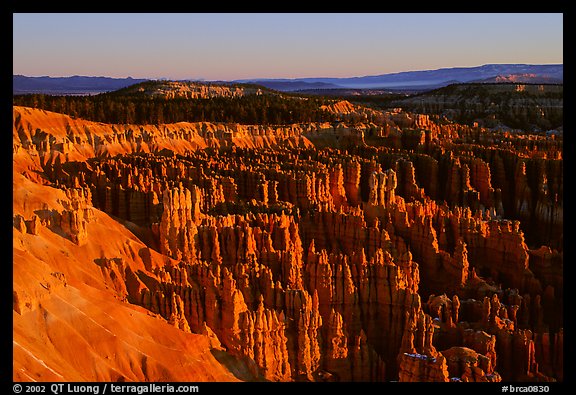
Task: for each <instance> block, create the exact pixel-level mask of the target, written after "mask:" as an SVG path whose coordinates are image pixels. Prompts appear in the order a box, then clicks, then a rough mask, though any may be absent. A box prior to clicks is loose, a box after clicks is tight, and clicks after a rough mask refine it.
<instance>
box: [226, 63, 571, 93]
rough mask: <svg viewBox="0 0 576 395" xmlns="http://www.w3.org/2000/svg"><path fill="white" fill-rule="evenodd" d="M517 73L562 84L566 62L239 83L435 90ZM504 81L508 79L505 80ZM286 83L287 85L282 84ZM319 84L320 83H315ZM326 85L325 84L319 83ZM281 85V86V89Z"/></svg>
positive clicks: (296, 87) (274, 86)
mask: <svg viewBox="0 0 576 395" xmlns="http://www.w3.org/2000/svg"><path fill="white" fill-rule="evenodd" d="M514 76H523V80H522V81H518V82H524V83H528V82H534V83H543V82H544V81H546V82H548V83H562V82H563V80H564V65H562V64H552V65H529V64H487V65H483V66H478V67H452V68H443V69H437V70H422V71H405V72H400V73H391V74H381V75H373V76H365V77H352V78H295V79H250V80H238V81H237V82H250V83H255V84H259V85H264V86H266V87H269V88H272V89H280V90H301V89H315V88H323V89H324V88H354V89H375V88H395V89H400V88H406V89H414V88H415V87H418V88H419V89H426V88H428V89H435V88H440V87H442V86H446V85H450V84H454V83H466V82H481V81H483V80H485V81H486V82H496V81H495V80H493V81H489V80H491V79H496V78H498V77H500V78H501V79H503V80H506V79H507V80H509V81H508V82H513V81H512V80H514V79H515V78H514ZM503 82H504V81H503ZM280 84H283V85H280ZM314 85H316V86H314ZM319 85H325V86H319ZM279 87H281V88H282V89H281V88H279Z"/></svg>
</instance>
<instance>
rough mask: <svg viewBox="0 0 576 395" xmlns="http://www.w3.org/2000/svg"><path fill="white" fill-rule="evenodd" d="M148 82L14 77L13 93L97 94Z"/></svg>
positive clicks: (137, 80)
mask: <svg viewBox="0 0 576 395" xmlns="http://www.w3.org/2000/svg"><path fill="white" fill-rule="evenodd" d="M144 81H148V80H147V79H135V78H131V77H127V78H111V77H87V76H78V75H75V76H72V77H48V76H44V77H27V76H24V75H13V76H12V93H13V94H15V95H16V94H26V93H47V94H56V95H69V94H95V93H102V92H109V91H115V90H118V89H122V88H125V87H127V86H130V85H134V84H138V83H140V82H144Z"/></svg>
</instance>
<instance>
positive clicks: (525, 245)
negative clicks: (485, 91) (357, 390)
mask: <svg viewBox="0 0 576 395" xmlns="http://www.w3.org/2000/svg"><path fill="white" fill-rule="evenodd" d="M184 88H185V87H182V86H180V87H178V86H167V87H166V92H165V94H166V95H171V94H174V95H175V94H179V95H180V94H182V95H189V94H195V93H194V91H193V90H190V89H189V90H186V89H184ZM174 92H176V93H174ZM227 92H228V91H227ZM206 94H208V93H206ZM218 94H223V93H222V92H219V93H218ZM226 94H228V93H226ZM229 94H230V95H235V94H241V92H236V91H230V92H229ZM325 110H326V111H333V112H336V113H341V114H342V116H343V117H344V118H343V122H342V123H340V124H338V125H333V124H328V123H327V124H297V125H296V124H295V125H283V126H260V125H237V124H211V123H178V124H167V125H145V126H143V125H109V124H101V123H95V122H89V121H84V120H80V119H71V118H69V117H67V116H65V115H62V114H55V113H49V112H46V111H41V110H37V109H31V108H24V107H14V129H13V164H14V170H13V171H14V181H13V198H14V202H13V212H14V216H13V245H14V247H13V251H14V262H13V266H14V301H13V317H14V329H13V334H14V363H13V366H14V376H13V377H14V380H23V381H32V380H37V381H56V380H63V381H75V380H77V381H84V380H87V381H98V380H102V381H115V380H133V381H143V380H154V381H162V380H170V381H201V380H205V381H235V380H270V381H442V382H448V381H490V382H494V381H547V380H563V315H562V311H563V307H562V304H563V275H562V273H563V248H562V246H563V233H562V227H563V211H562V210H563V161H562V144H561V139H560V140H559V139H558V138H556V139H553V140H550V139H549V138H548V137H545V136H540V135H522V134H509V133H507V132H502V133H501V134H498V132H493V131H488V130H485V129H482V128H478V127H469V126H465V125H460V124H455V123H445V122H443V123H439V122H436V120H435V119H434V118H431V117H429V116H427V115H421V114H412V113H405V112H402V111H401V110H396V111H391V112H378V113H377V114H375V113H370V111H372V112H373V111H374V110H367V109H362V108H358V107H357V106H354V105H352V104H350V103H348V102H338V103H335V104H334V105H333V106H331V107H327V108H326V109H325ZM369 113H370V114H371V115H370V119H372V120H373V121H370V122H368V121H366V122H356V123H354V124H352V123H351V122H349V123H348V124H347V123H346V117H351V116H353V115H356V116H357V118H362V117H361V116H360V115H362V114H369ZM358 114H360V115H358ZM366 118H368V115H367V116H366ZM496 140H498V141H499V143H496ZM501 142H505V144H500V143H501ZM47 338H49V339H50V341H49V342H48V343H46V341H45V339H47ZM96 345H98V346H96ZM79 349H82V350H85V351H86V352H83V353H78V350H79ZM80 354H81V355H80ZM71 361H73V362H71Z"/></svg>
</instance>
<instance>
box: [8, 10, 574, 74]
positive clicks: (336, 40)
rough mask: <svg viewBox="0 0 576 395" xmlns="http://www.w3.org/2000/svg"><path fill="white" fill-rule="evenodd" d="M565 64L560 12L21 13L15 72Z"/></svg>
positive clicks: (363, 70) (364, 70)
mask: <svg viewBox="0 0 576 395" xmlns="http://www.w3.org/2000/svg"><path fill="white" fill-rule="evenodd" d="M488 63H526V64H557V63H563V15H562V14H561V13H518V14H515V13H502V14H499V13H465V14H457V13H447V14H440V13H438V14H435V13H432V14H428V13H425V14H418V13H408V14H400V13H391V14H387V13H370V14H362V13H311V14H306V13H272V14H266V13H256V14H250V13H239V14H236V13H234V14H225V13H221V14H218V13H217V14H209V13H199V14H169V13H159V14H145V13H142V14H129V13H121V14H113V13H108V14H100V13H98V14H97V13H83V14H73V13H63V14H57V13H45V14H32V13H16V14H13V73H14V74H22V75H27V76H45V75H48V76H52V77H65V76H72V75H85V76H106V77H121V78H125V77H129V76H130V77H133V78H150V79H158V78H168V79H205V80H237V79H252V78H304V77H359V76H366V75H379V74H386V73H395V72H401V71H414V70H433V69H438V68H443V67H472V66H480V65H483V64H488Z"/></svg>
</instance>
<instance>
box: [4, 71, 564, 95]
mask: <svg viewBox="0 0 576 395" xmlns="http://www.w3.org/2000/svg"><path fill="white" fill-rule="evenodd" d="M150 80H151V79H134V78H131V77H128V78H110V77H87V76H72V77H48V76H45V77H27V76H23V75H13V78H12V81H13V87H12V92H13V94H24V93H48V94H61V95H63V94H95V93H101V92H109V91H115V90H118V89H122V88H126V87H128V86H131V85H134V84H138V83H141V82H145V81H150ZM563 81H564V65H563V64H547V65H546V64H545V65H530V64H486V65H483V66H476V67H452V68H442V69H437V70H420V71H404V72H399V73H389V74H381V75H373V76H364V77H350V78H321V77H319V78H295V79H286V78H277V79H257V78H256V79H242V80H234V81H218V83H220V84H233V83H244V84H245V83H251V84H258V85H261V86H264V87H266V88H269V89H274V90H278V91H284V92H288V91H299V90H310V89H323V90H324V89H386V88H390V89H395V90H415V89H417V90H419V91H424V90H431V89H437V88H441V87H443V86H447V85H450V84H454V83H467V82H487V83H494V82H521V83H563ZM212 82H214V81H212ZM202 83H207V84H208V83H211V82H210V81H202Z"/></svg>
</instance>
